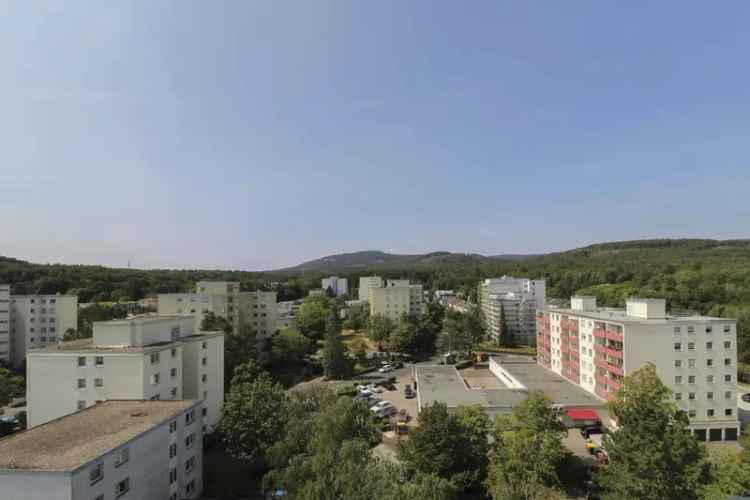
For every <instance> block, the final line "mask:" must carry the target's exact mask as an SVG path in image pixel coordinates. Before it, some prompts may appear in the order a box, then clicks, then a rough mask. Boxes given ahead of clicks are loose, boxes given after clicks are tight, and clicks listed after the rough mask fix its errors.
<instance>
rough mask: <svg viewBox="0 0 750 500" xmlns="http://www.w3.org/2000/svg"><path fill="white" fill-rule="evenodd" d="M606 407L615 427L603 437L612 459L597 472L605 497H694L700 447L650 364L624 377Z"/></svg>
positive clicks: (701, 464)
mask: <svg viewBox="0 0 750 500" xmlns="http://www.w3.org/2000/svg"><path fill="white" fill-rule="evenodd" d="M609 409H610V413H611V414H612V416H613V417H614V418H616V419H617V422H618V429H617V430H616V431H615V432H613V433H612V434H610V435H609V436H607V437H605V440H604V448H605V449H606V450H607V453H608V454H609V460H610V462H609V465H608V466H607V467H605V468H603V469H601V471H599V472H598V473H597V474H596V476H595V481H596V482H597V484H598V485H599V487H600V488H601V489H602V490H603V491H604V498H605V499H606V500H625V499H631V498H653V499H665V500H678V499H679V500H690V499H698V498H699V491H700V489H701V486H702V485H703V484H705V483H706V480H707V478H706V472H707V468H706V462H705V457H704V455H705V452H704V448H703V446H702V445H701V444H699V443H698V442H697V441H696V440H695V438H694V437H693V436H692V435H691V434H690V432H689V431H688V429H687V425H688V419H687V416H686V415H685V413H684V412H682V411H680V410H679V409H678V408H677V407H676V406H675V404H674V403H673V402H672V400H671V391H670V390H669V389H668V388H667V387H666V386H665V385H664V384H663V383H662V382H661V380H659V377H658V375H657V374H656V368H655V367H654V365H652V364H647V365H646V366H644V367H643V368H641V369H639V370H637V371H635V372H634V373H633V374H632V375H630V376H628V377H625V379H623V383H622V388H621V389H620V390H619V391H618V392H617V393H616V395H615V399H614V400H613V401H611V402H610V403H609Z"/></svg>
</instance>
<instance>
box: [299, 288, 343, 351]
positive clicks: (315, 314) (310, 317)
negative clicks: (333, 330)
mask: <svg viewBox="0 0 750 500" xmlns="http://www.w3.org/2000/svg"><path fill="white" fill-rule="evenodd" d="M331 313H333V314H335V310H334V309H333V308H332V303H331V299H329V298H328V297H326V296H324V295H315V296H311V297H307V298H305V301H304V303H303V304H302V306H301V307H300V311H299V316H298V318H297V327H298V328H299V331H300V332H301V333H302V335H304V336H306V337H309V338H311V339H315V340H319V339H321V338H323V335H324V334H325V331H326V318H328V316H329V315H330V314H331Z"/></svg>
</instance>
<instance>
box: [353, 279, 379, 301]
mask: <svg viewBox="0 0 750 500" xmlns="http://www.w3.org/2000/svg"><path fill="white" fill-rule="evenodd" d="M373 288H383V278H381V277H380V276H362V277H361V278H359V291H358V293H359V300H370V290H371V289H373Z"/></svg>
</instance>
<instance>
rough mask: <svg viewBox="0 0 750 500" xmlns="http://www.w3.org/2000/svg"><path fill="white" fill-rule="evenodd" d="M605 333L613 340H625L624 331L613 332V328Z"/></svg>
mask: <svg viewBox="0 0 750 500" xmlns="http://www.w3.org/2000/svg"><path fill="white" fill-rule="evenodd" d="M604 335H605V337H606V338H607V340H612V341H614V342H620V343H622V341H623V340H624V337H623V335H622V333H617V332H613V331H611V330H607V331H606V332H605V334H604Z"/></svg>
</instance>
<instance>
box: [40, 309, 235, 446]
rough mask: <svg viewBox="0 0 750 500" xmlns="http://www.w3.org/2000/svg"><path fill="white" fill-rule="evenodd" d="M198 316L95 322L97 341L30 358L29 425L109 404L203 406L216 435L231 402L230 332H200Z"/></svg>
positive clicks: (63, 345)
mask: <svg viewBox="0 0 750 500" xmlns="http://www.w3.org/2000/svg"><path fill="white" fill-rule="evenodd" d="M194 326H195V323H194V319H193V317H192V316H189V315H187V316H143V317H136V318H131V319H124V320H114V321H104V322H96V323H94V336H93V338H92V339H84V340H78V341H72V342H64V343H61V344H59V345H56V346H50V347H47V348H45V349H37V350H34V351H31V352H29V355H28V358H27V370H26V371H27V375H26V393H27V405H28V414H27V418H28V424H29V426H30V427H33V426H37V425H40V424H43V423H45V422H49V421H50V420H53V419H55V418H58V417H61V416H64V415H68V414H70V413H73V412H75V411H77V410H80V409H83V408H87V407H89V406H92V405H93V404H95V403H96V402H97V401H106V400H109V399H143V400H151V399H160V400H179V399H183V398H189V399H200V400H203V409H202V413H203V416H204V417H205V424H206V426H207V428H206V432H211V431H213V429H214V428H215V426H216V425H218V422H219V419H220V412H221V406H222V404H223V402H224V334H223V333H219V332H204V333H200V334H195V333H194Z"/></svg>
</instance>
